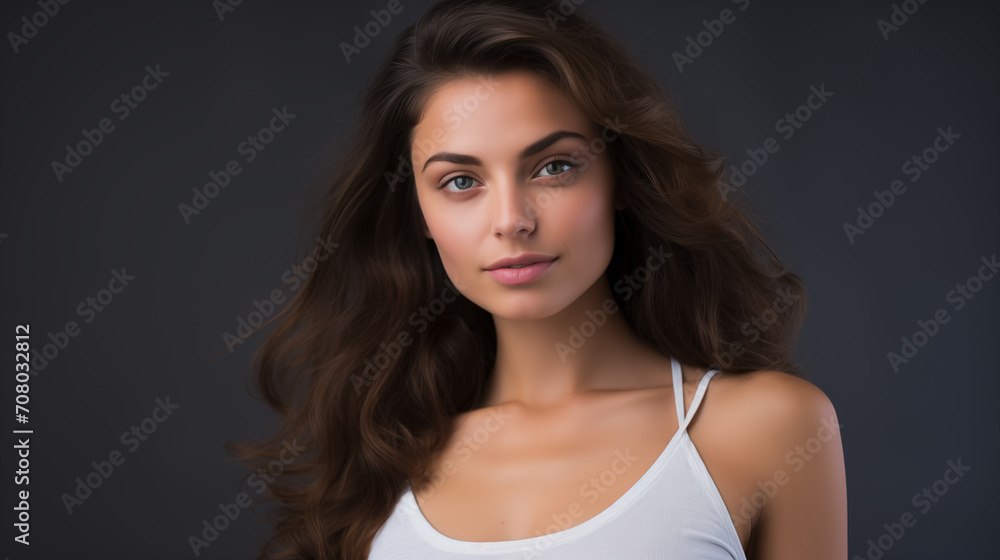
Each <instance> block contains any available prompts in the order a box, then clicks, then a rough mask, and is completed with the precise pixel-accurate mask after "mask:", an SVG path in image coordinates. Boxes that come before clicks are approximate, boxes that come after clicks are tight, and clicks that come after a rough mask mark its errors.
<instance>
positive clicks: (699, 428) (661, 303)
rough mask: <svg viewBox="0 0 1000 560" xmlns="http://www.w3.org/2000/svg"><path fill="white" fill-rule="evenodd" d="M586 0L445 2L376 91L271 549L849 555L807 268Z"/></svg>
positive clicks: (258, 457)
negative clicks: (806, 325)
mask: <svg viewBox="0 0 1000 560" xmlns="http://www.w3.org/2000/svg"><path fill="white" fill-rule="evenodd" d="M571 6H573V4H572V3H569V2H563V3H562V4H557V3H553V4H546V3H543V2H536V1H529V0H490V1H482V0H476V1H472V0H445V1H443V2H441V3H439V4H437V5H435V6H434V7H432V8H431V9H430V10H429V11H428V12H427V13H426V14H425V15H424V16H423V17H422V18H421V19H420V20H419V21H418V22H417V23H416V24H414V25H412V26H410V27H409V28H407V29H406V30H405V31H403V33H402V34H401V35H400V36H399V37H398V39H397V40H396V42H395V44H394V46H393V50H392V52H391V53H390V54H389V57H388V60H386V61H385V63H384V64H383V65H382V67H381V69H380V70H379V72H378V74H377V75H376V76H375V78H374V80H373V82H372V83H371V84H370V86H369V87H368V89H367V91H366V94H365V97H364V103H363V110H362V113H361V116H360V120H359V122H358V125H357V127H356V128H355V130H354V133H353V134H352V135H351V136H350V144H351V147H350V150H349V152H348V153H347V154H345V156H344V157H343V159H342V160H341V162H340V165H339V166H338V168H337V171H336V173H335V175H334V176H333V177H332V178H331V181H330V187H329V190H328V193H327V194H326V196H325V198H324V200H323V203H322V205H321V208H322V212H323V214H322V216H321V228H320V231H319V234H318V238H319V239H320V240H333V241H336V242H337V243H339V245H338V246H337V249H336V250H335V251H334V252H333V253H331V254H330V255H329V257H327V258H326V259H325V260H323V261H321V262H318V264H317V265H316V268H315V270H314V271H313V272H312V274H311V275H310V276H309V278H308V280H307V281H306V283H305V285H304V286H303V287H302V288H301V289H300V290H299V291H298V292H297V293H296V294H295V296H294V299H293V300H292V302H291V303H290V304H289V305H288V306H287V307H286V308H285V309H284V310H283V313H282V314H281V315H280V316H279V319H280V320H279V322H278V323H277V326H276V328H275V330H274V331H273V332H272V333H271V334H270V336H269V338H268V339H267V340H266V341H265V343H264V344H263V346H262V347H261V349H260V350H259V354H258V355H257V358H258V361H257V377H256V381H257V383H258V386H259V387H260V389H261V392H262V394H263V396H264V398H265V399H266V400H267V402H268V403H269V404H270V405H271V406H272V407H273V408H274V409H275V410H276V411H277V412H279V413H280V414H281V415H282V419H283V423H282V425H281V427H280V430H279V431H278V432H277V433H275V434H274V435H273V437H271V438H269V439H267V440H266V441H261V442H257V443H254V444H252V445H244V446H239V450H240V451H241V452H242V457H243V458H244V459H245V460H246V461H247V462H248V463H249V464H250V465H252V466H254V467H263V468H266V467H267V465H268V464H271V465H273V464H275V461H281V464H282V465H283V467H282V474H281V475H280V476H277V477H275V478H274V480H273V482H271V483H270V485H269V491H270V494H271V497H273V498H274V499H276V500H277V501H279V503H280V507H279V508H278V509H276V510H275V514H274V516H275V519H274V523H275V530H274V534H273V535H272V536H271V538H270V540H269V541H268V542H267V544H266V545H265V547H264V549H263V550H262V552H261V557H262V558H296V557H300V558H308V559H324V560H326V559H351V560H355V559H363V558H371V559H377V560H384V559H390V558H394V559H395V558H399V559H402V558H406V559H414V558H447V559H452V558H455V559H457V558H468V557H476V558H483V559H487V558H490V559H500V558H504V559H508V558H532V557H542V558H553V559H564V558H565V559H569V558H573V559H582V558H586V559H590V558H602V559H603V558H630V559H646V558H678V559H681V558H683V559H689V558H727V559H729V558H733V559H744V558H761V559H766V560H800V559H803V558H809V559H811V560H824V559H831V560H832V559H834V558H836V559H839V560H842V559H843V558H846V556H847V550H846V546H847V542H846V541H847V524H846V523H847V519H846V517H847V513H846V490H845V473H844V459H843V451H842V446H841V440H840V436H839V431H838V427H839V424H838V423H837V417H836V413H835V410H834V408H833V406H832V405H831V403H830V401H829V399H828V398H827V397H826V396H825V395H824V393H823V392H822V391H820V390H819V389H818V388H817V387H815V386H814V385H812V384H811V383H809V382H807V381H805V380H803V379H802V378H801V377H800V376H799V372H798V368H797V366H796V365H795V364H794V363H793V362H792V361H791V359H790V352H791V349H792V346H793V344H794V340H795V335H796V332H797V329H798V328H799V324H800V322H801V319H802V315H803V313H804V301H805V300H804V292H803V288H802V284H801V281H800V279H799V278H798V277H797V276H795V275H794V274H792V273H790V272H788V271H787V270H785V269H784V267H783V266H782V265H781V263H780V262H779V260H778V258H777V257H776V256H775V254H774V253H773V252H772V251H771V250H770V249H769V248H768V246H767V244H766V243H765V241H764V240H763V239H762V238H761V236H760V234H759V233H758V230H757V229H756V228H755V226H754V225H753V224H752V222H751V220H750V219H749V218H748V217H747V215H746V212H745V211H744V210H741V209H740V207H738V206H737V205H736V204H735V202H734V201H733V200H727V198H726V197H725V196H723V192H727V191H729V190H730V189H728V188H727V187H726V183H725V174H724V167H725V166H724V164H723V161H722V159H721V158H720V157H719V156H717V155H715V154H713V153H711V152H708V151H706V150H704V149H702V148H701V147H700V146H699V145H698V144H697V143H696V142H695V141H694V140H693V139H692V137H691V136H690V134H689V133H688V132H687V131H686V130H685V128H684V127H683V125H682V124H681V121H680V118H679V116H678V114H677V112H676V111H675V110H674V108H673V107H672V105H671V104H670V102H669V101H668V100H667V98H666V97H665V95H664V94H663V93H662V91H661V90H660V88H659V87H658V85H657V83H656V80H655V78H654V77H653V76H651V75H650V74H649V73H648V72H646V71H645V70H644V69H642V68H641V67H640V66H639V65H638V64H637V63H636V62H635V61H634V60H633V58H631V56H630V55H629V54H628V53H627V51H625V50H624V49H623V48H622V47H621V46H620V44H618V43H617V42H616V41H615V40H613V39H612V38H611V37H609V36H608V35H607V34H606V33H605V32H603V31H602V30H601V29H600V28H599V27H597V26H596V25H595V24H593V23H591V22H588V21H587V20H586V19H584V18H583V17H581V15H580V14H579V12H572V11H571V10H570V9H568V8H567V7H571ZM571 12H572V13H571ZM696 413H697V414H696ZM293 440H294V441H297V445H300V446H303V445H304V446H305V447H306V448H307V450H308V451H307V452H306V453H305V454H303V455H302V456H300V457H299V458H298V459H296V460H294V461H284V456H283V455H282V452H283V451H284V449H285V447H286V445H287V443H288V442H290V441H293Z"/></svg>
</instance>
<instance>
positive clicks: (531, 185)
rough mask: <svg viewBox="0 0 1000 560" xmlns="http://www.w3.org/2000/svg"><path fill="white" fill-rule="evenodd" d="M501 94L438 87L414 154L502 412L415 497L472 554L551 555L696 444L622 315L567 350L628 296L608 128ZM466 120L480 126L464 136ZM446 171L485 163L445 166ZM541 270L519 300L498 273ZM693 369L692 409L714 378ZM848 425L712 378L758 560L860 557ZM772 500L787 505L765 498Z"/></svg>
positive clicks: (710, 425) (815, 398)
mask: <svg viewBox="0 0 1000 560" xmlns="http://www.w3.org/2000/svg"><path fill="white" fill-rule="evenodd" d="M490 80H491V82H490V83H492V84H493V87H492V88H491V89H490V90H485V89H484V88H483V85H482V84H483V83H484V82H483V81H481V80H480V79H478V77H464V78H460V79H456V80H453V81H450V82H448V83H447V84H445V85H443V86H441V87H439V88H438V89H437V90H436V91H435V92H434V94H433V95H432V96H431V98H430V99H429V101H428V103H427V105H426V107H425V110H424V113H423V116H422V119H421V121H420V122H419V123H418V125H417V126H416V128H415V130H414V144H413V146H414V148H413V152H412V164H413V168H414V178H415V186H416V193H417V198H418V201H419V205H420V210H421V214H422V217H423V227H424V235H425V236H427V237H428V238H430V239H432V240H433V241H434V243H435V245H436V246H437V249H438V252H439V254H440V255H441V260H442V263H443V265H444V268H445V271H446V272H447V274H448V277H449V279H450V280H451V281H452V282H453V283H454V284H455V286H456V287H457V288H458V289H459V290H460V291H461V292H462V294H463V295H465V296H466V297H467V298H468V299H470V300H471V301H473V302H474V303H476V304H477V305H479V306H480V307H482V308H483V309H485V310H487V311H489V312H490V313H491V314H492V316H493V319H494V323H495V325H496V331H497V360H496V363H495V367H494V372H493V377H492V383H491V385H490V387H489V388H488V392H487V396H486V399H485V401H484V406H483V407H482V408H479V409H476V410H473V411H470V412H467V413H465V414H462V415H460V416H459V417H458V419H457V422H456V430H455V432H454V433H453V434H452V436H451V438H450V441H449V442H448V446H447V447H446V448H445V450H444V451H443V452H442V453H441V454H440V455H439V456H437V457H435V458H434V459H433V464H432V467H431V468H430V469H429V472H431V473H437V474H438V476H436V477H435V478H434V484H432V485H429V486H428V487H426V488H422V489H420V490H419V491H418V492H417V493H416V494H415V495H416V497H417V501H418V504H419V505H420V509H421V512H422V513H423V515H424V517H425V518H426V519H427V520H428V522H429V523H430V524H431V525H432V526H434V528H435V529H437V530H438V531H439V532H440V533H442V534H444V535H446V536H448V537H451V538H453V539H458V540H465V541H502V540H514V539H523V538H529V537H535V536H538V535H541V534H545V533H548V532H550V531H552V530H556V529H565V528H567V527H568V526H575V525H578V524H580V523H582V522H584V521H586V520H587V519H590V518H592V517H594V516H596V515H597V514H599V513H600V512H601V511H603V510H605V509H606V508H608V507H609V506H611V505H612V504H613V503H614V502H615V501H616V500H617V499H618V498H620V497H621V495H622V494H624V493H625V491H626V490H628V489H629V488H630V487H631V486H632V485H634V484H635V483H636V481H638V480H639V478H640V477H641V476H642V475H643V474H644V473H645V472H646V471H647V470H648V469H649V467H650V466H651V465H652V464H653V462H654V461H655V460H656V458H657V457H658V456H659V454H660V452H661V451H662V450H663V448H664V447H665V446H666V444H667V442H668V441H669V440H670V439H671V437H672V436H673V435H674V433H675V432H676V431H677V428H678V426H677V418H676V412H675V410H674V396H673V388H672V384H671V376H670V360H669V358H668V357H666V356H663V355H662V354H661V353H660V352H659V351H657V350H656V349H654V348H652V347H651V346H649V345H647V344H646V343H644V342H643V341H641V340H640V339H639V337H638V335H637V333H636V332H635V330H634V329H633V328H632V327H631V325H630V324H629V323H628V321H627V320H626V319H625V317H623V314H622V313H621V312H620V310H619V311H618V312H615V313H610V314H607V315H606V322H605V323H604V324H603V325H602V326H600V327H599V328H597V329H596V330H595V331H594V332H593V334H592V335H591V336H588V337H587V338H586V340H585V343H584V344H582V345H581V346H579V347H578V348H575V349H574V351H572V352H560V351H559V350H558V349H557V348H558V347H559V346H558V345H559V344H560V343H561V344H562V345H564V346H568V345H569V337H570V332H571V330H570V329H571V328H575V329H577V330H579V328H580V326H581V324H582V323H584V322H585V321H586V320H587V318H588V316H587V315H586V313H587V312H588V311H589V312H591V313H593V312H596V311H597V310H600V309H602V306H603V304H604V301H605V300H607V299H609V298H612V289H611V286H610V284H609V282H608V281H607V279H605V277H604V272H605V270H606V268H607V266H608V263H609V260H610V258H611V254H612V249H613V240H614V231H613V224H614V212H615V210H616V209H622V208H624V206H623V204H622V202H621V199H620V197H618V196H617V195H616V191H615V188H614V181H613V173H612V161H611V158H610V156H609V154H608V153H607V151H606V150H598V151H595V150H594V146H598V147H600V146H601V144H591V143H589V141H590V140H591V139H594V138H596V137H599V136H600V134H601V129H600V127H599V126H597V125H595V124H594V123H592V122H591V121H589V120H588V119H587V118H586V117H585V116H584V115H583V114H582V113H581V112H580V111H579V109H578V108H577V107H576V106H575V104H574V103H573V102H571V101H570V100H569V99H568V98H566V97H565V96H564V95H562V93H561V92H560V91H559V90H558V89H555V88H553V87H552V86H550V85H548V83H547V82H545V81H543V80H542V79H541V78H539V77H537V76H535V75H533V74H531V73H528V72H523V71H510V72H505V73H502V74H496V75H493V76H492V78H490ZM484 92H488V93H487V94H486V95H484ZM472 99H475V103H470V100H472ZM463 103H464V105H463ZM463 106H464V107H465V108H466V109H470V108H471V110H463V111H462V112H461V113H459V114H460V115H461V120H460V122H456V120H455V115H456V107H463ZM609 117H611V116H609ZM612 120H613V119H612ZM556 131H570V132H575V133H578V134H579V135H582V136H583V138H579V137H576V136H574V135H568V136H563V137H561V138H559V139H558V140H556V141H555V142H554V143H551V144H549V145H546V146H544V147H543V148H542V149H541V150H540V151H537V152H536V153H532V154H531V155H529V156H528V157H524V158H522V155H523V152H524V150H525V148H526V147H527V146H529V145H531V144H533V143H535V142H537V141H539V140H542V139H544V138H546V137H549V135H550V134H552V133H553V132H556ZM588 146H590V147H589V148H588ZM439 153H450V154H461V155H468V156H473V157H474V158H477V161H472V160H469V159H468V158H464V159H461V158H460V159H458V160H456V159H455V158H453V157H452V158H449V157H444V158H441V159H437V158H433V159H434V161H428V160H429V159H432V158H431V156H432V155H433V154H439ZM425 164H426V166H425ZM441 185H444V189H442V190H438V189H437V187H439V186H441ZM526 252H532V253H543V254H546V255H550V256H555V257H558V258H557V260H556V261H555V262H554V263H553V264H552V266H551V267H550V268H549V269H548V270H547V271H546V273H545V274H543V275H542V276H541V277H539V278H538V279H536V280H534V281H532V282H529V283H527V284H521V285H516V286H508V285H504V284H502V283H500V282H498V281H497V280H496V279H494V278H493V277H492V276H490V275H489V274H487V273H486V272H485V270H484V269H485V268H486V267H487V266H488V265H489V264H491V263H493V262H494V261H496V260H498V259H500V258H504V257H513V256H517V255H520V254H522V253H526ZM664 265H665V266H670V261H669V260H667V261H666V262H665V263H664ZM682 369H683V376H684V397H685V398H684V403H685V408H686V409H687V408H688V407H690V405H691V401H692V398H693V394H694V391H695V388H696V387H697V384H698V381H699V380H700V379H701V376H702V375H703V374H704V373H705V370H704V369H699V368H695V367H692V366H688V365H683V364H682ZM831 426H832V427H833V430H834V431H835V433H832V434H831V430H830V427H831ZM837 426H838V425H837V421H836V412H835V410H834V408H833V405H832V404H831V403H830V400H829V399H828V398H827V397H826V395H825V394H824V393H823V392H822V391H821V390H820V389H818V388H817V387H816V386H814V385H813V384H811V383H809V382H807V381H805V380H802V379H800V378H797V377H793V376H791V375H787V374H784V373H781V372H776V371H757V372H753V373H749V374H739V375H737V374H728V373H719V374H716V376H715V377H714V378H713V379H712V381H711V384H710V385H709V389H708V391H707V393H706V394H705V397H704V400H703V402H702V404H701V406H700V407H699V410H698V414H697V416H696V417H695V419H694V420H693V421H692V423H691V424H690V425H689V427H688V432H689V434H690V437H691V440H692V441H693V442H694V444H695V447H696V448H697V449H698V452H699V454H700V455H701V457H702V459H703V460H704V463H705V465H706V467H707V470H708V471H709V473H710V475H711V477H712V479H713V480H714V482H715V484H716V486H717V487H718V489H719V493H720V495H721V496H722V498H723V501H724V502H725V504H726V506H727V509H728V510H729V514H730V516H731V518H732V522H733V525H734V527H735V529H736V533H737V534H738V536H739V539H740V542H741V544H742V545H743V548H744V550H745V551H746V554H747V556H748V558H763V559H766V560H799V559H801V558H812V559H817V560H825V559H830V560H832V559H838V560H842V559H843V558H846V557H847V548H846V547H847V503H846V479H845V472H844V457H843V449H842V445H841V440H840V436H839V431H838V430H836V427H837ZM484 428H485V429H484ZM484 435H486V436H488V437H483V436H484ZM626 450H627V453H628V454H629V455H630V456H632V457H634V458H635V459H634V460H633V462H632V465H631V466H629V467H628V468H627V469H625V471H624V472H623V473H621V474H620V475H618V476H617V477H616V479H615V480H614V482H613V484H609V485H599V491H597V492H593V494H596V499H593V494H588V496H590V498H589V499H585V498H582V497H581V488H582V487H583V486H584V485H587V484H588V481H591V480H592V479H593V477H594V476H595V475H596V474H598V473H601V472H602V471H604V470H606V469H608V468H609V466H610V465H611V463H612V461H613V460H614V459H615V451H621V452H625V451H626ZM779 473H780V474H779ZM769 482H770V483H771V485H770V486H768V483H769ZM414 487H415V488H416V487H418V486H417V485H416V484H414ZM590 488H595V487H594V486H590ZM761 488H777V491H776V492H771V496H770V497H766V499H765V492H763V491H762V490H761ZM591 500H593V501H591ZM574 503H576V504H578V505H579V506H581V507H580V508H571V507H570V505H571V504H574ZM567 512H571V513H572V515H569V516H567V515H562V516H561V518H562V519H563V520H564V521H563V523H564V524H563V526H561V527H555V526H554V525H553V523H554V522H553V519H555V518H556V517H559V516H560V514H565V513H567ZM567 518H569V519H570V520H569V522H568V525H567V524H566V519H567ZM751 537H753V539H752V541H751Z"/></svg>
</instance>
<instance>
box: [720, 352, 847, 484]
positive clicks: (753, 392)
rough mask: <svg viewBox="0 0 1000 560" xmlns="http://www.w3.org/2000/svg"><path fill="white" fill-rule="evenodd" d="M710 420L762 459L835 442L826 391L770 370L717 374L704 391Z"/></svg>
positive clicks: (770, 460) (767, 463)
mask: <svg viewBox="0 0 1000 560" xmlns="http://www.w3.org/2000/svg"><path fill="white" fill-rule="evenodd" d="M705 405H706V412H708V410H707V409H709V408H710V409H711V414H708V415H706V416H712V417H714V420H710V421H709V423H710V424H713V425H715V426H716V427H717V428H718V429H719V430H725V431H727V432H728V433H729V434H730V435H731V436H732V437H733V438H738V439H739V440H740V441H741V442H742V443H743V444H744V446H745V447H747V448H752V449H755V450H757V453H754V456H757V457H760V458H761V459H762V461H763V462H764V463H765V464H763V465H761V468H762V469H763V470H764V471H765V472H766V471H768V470H769V469H772V468H773V464H772V463H774V462H779V463H780V462H781V461H784V459H785V457H786V456H787V454H788V452H789V451H794V450H795V449H797V448H800V447H802V446H803V445H806V444H808V443H809V442H810V441H811V440H818V441H821V442H829V441H830V440H831V439H832V438H833V437H834V436H836V437H837V438H838V440H839V434H840V430H839V426H840V424H839V423H838V421H837V412H836V408H835V407H834V405H833V402H832V401H831V400H830V398H829V397H828V396H827V394H826V393H825V392H824V391H823V390H822V389H820V388H819V387H817V386H816V385H815V384H814V383H812V382H810V381H808V380H806V379H803V378H801V377H798V376H795V375H791V374H788V373H784V372H781V371H774V370H760V371H754V372H750V373H725V372H722V373H717V374H716V375H715V376H714V377H713V378H712V380H711V383H710V389H709V394H707V395H706V402H705Z"/></svg>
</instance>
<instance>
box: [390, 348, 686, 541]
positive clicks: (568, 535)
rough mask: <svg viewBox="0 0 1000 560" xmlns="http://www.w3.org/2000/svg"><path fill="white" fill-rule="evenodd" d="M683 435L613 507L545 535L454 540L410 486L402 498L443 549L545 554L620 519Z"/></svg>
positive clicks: (426, 534) (422, 533)
mask: <svg viewBox="0 0 1000 560" xmlns="http://www.w3.org/2000/svg"><path fill="white" fill-rule="evenodd" d="M670 363H671V386H672V387H674V390H675V391H676V390H677V388H676V387H675V386H674V384H673V376H672V374H673V370H674V368H680V365H679V364H678V363H677V361H676V360H674V358H673V356H671V357H670ZM681 391H683V387H682V388H681ZM675 408H676V406H675ZM675 414H676V411H675ZM684 434H687V430H686V429H684V428H683V427H682V426H681V425H678V427H677V431H676V432H674V435H673V436H671V437H670V441H668V442H667V445H666V447H664V448H663V450H662V451H661V452H660V454H659V455H658V456H657V457H656V460H655V461H653V464H652V465H650V466H649V468H648V469H646V472H644V473H642V476H641V477H639V480H637V481H636V482H635V484H633V485H632V486H630V487H629V489H628V490H626V491H625V493H624V494H622V495H621V496H619V497H618V499H617V500H615V501H614V502H613V503H612V504H611V505H610V506H608V507H606V508H604V509H603V510H601V511H600V512H599V513H598V514H597V515H595V516H593V517H591V518H590V519H587V520H585V521H583V522H582V523H580V524H578V525H574V526H572V527H570V528H568V529H562V530H560V531H554V532H552V533H548V534H545V535H538V536H534V537H526V538H523V539H514V540H503V541H463V540H459V539H454V538H451V537H449V536H447V535H445V534H443V533H441V532H440V531H438V530H437V529H436V528H435V527H434V526H433V525H431V523H430V521H428V520H427V517H426V516H424V512H423V511H421V509H420V506H419V505H418V504H417V499H416V496H414V495H413V488H412V487H411V486H410V484H409V483H407V485H406V490H405V491H404V493H403V497H402V499H403V500H404V505H405V506H406V510H407V511H408V512H409V513H410V514H411V515H409V516H408V517H411V518H412V522H413V525H414V527H415V529H416V531H417V533H418V534H419V535H420V536H421V537H423V538H424V539H425V540H427V541H428V542H430V543H431V544H433V545H435V546H437V547H439V548H441V549H444V550H447V551H450V552H477V551H478V552H484V553H486V552H512V551H518V550H520V549H522V548H524V547H526V546H535V545H538V544H539V543H544V545H542V546H541V547H540V548H538V550H539V551H543V550H545V549H547V548H549V547H550V546H553V545H556V544H563V543H566V542H569V541H571V540H573V539H576V538H577V537H580V536H582V535H585V534H587V533H589V532H590V531H592V530H594V529H597V528H598V527H600V526H601V525H603V524H605V523H607V522H608V521H611V520H612V519H614V518H615V517H617V516H618V514H619V513H621V511H622V510H624V509H625V508H626V507H627V506H628V505H629V504H630V503H631V502H632V501H633V500H635V499H636V498H638V497H639V496H641V495H642V493H643V492H645V490H646V489H647V488H648V487H649V486H650V484H652V482H653V479H655V478H656V476H657V475H658V474H659V473H660V471H662V470H663V469H664V467H665V466H666V463H667V460H668V459H669V457H670V454H671V452H672V451H673V449H674V448H675V447H677V442H678V441H679V440H680V439H681V437H682V436H683V435H684Z"/></svg>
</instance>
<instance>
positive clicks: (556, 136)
mask: <svg viewBox="0 0 1000 560" xmlns="http://www.w3.org/2000/svg"><path fill="white" fill-rule="evenodd" d="M566 137H570V138H579V139H581V140H586V139H587V138H586V137H585V136H584V135H582V134H580V133H579V132H573V131H571V130H557V131H555V132H553V133H551V134H549V135H548V136H546V137H545V138H542V139H541V140H539V141H537V142H534V143H532V144H531V145H530V146H528V147H527V148H525V149H524V151H522V152H521V159H525V158H529V157H531V156H533V155H535V154H537V153H538V152H540V151H542V150H544V149H545V148H548V147H549V146H551V145H552V144H555V143H556V142H558V141H559V140H561V139H563V138H566ZM432 161H447V162H451V163H457V164H462V165H482V164H483V162H482V161H480V159H479V158H477V157H476V156H470V155H465V154H454V153H450V152H438V153H436V154H434V155H432V156H431V157H429V158H427V161H425V162H424V167H423V168H422V169H421V170H420V172H421V173H423V171H424V170H426V169H427V164H429V163H430V162H432Z"/></svg>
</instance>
